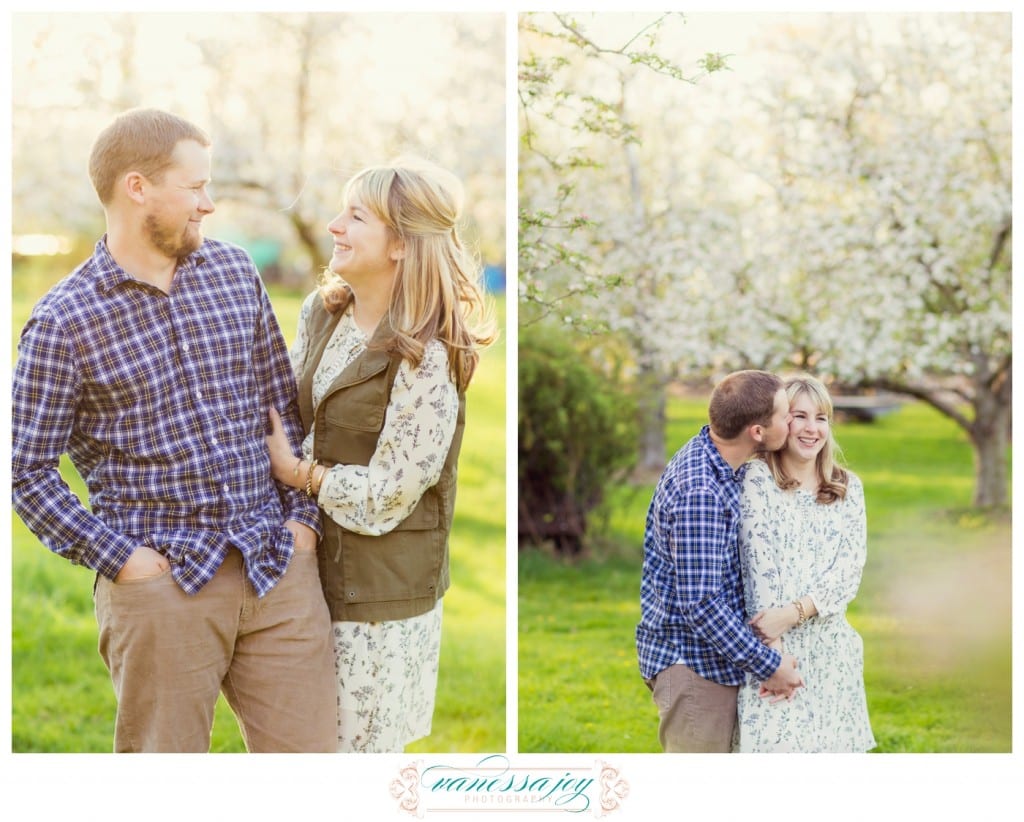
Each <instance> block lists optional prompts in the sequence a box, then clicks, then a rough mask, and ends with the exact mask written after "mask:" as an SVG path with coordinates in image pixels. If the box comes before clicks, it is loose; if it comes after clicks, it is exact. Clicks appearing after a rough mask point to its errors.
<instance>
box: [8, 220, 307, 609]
mask: <svg viewBox="0 0 1024 822" xmlns="http://www.w3.org/2000/svg"><path fill="white" fill-rule="evenodd" d="M105 240H106V238H103V239H101V240H100V241H99V242H98V243H97V244H96V251H95V253H94V254H93V256H92V257H90V258H89V259H88V260H87V261H86V262H85V263H83V264H82V265H81V266H79V267H78V268H77V269H76V270H75V271H74V272H73V273H72V274H70V275H69V276H68V277H66V278H65V279H64V280H62V281H61V282H60V283H58V284H57V285H56V286H54V287H53V289H51V291H50V292H49V293H48V294H47V295H46V296H45V297H43V299H42V300H40V301H39V303H38V304H37V305H36V307H35V309H34V310H33V312H32V316H31V318H30V319H29V321H28V323H27V324H26V326H25V329H24V330H23V331H22V336H21V343H20V345H19V356H18V362H17V365H16V367H15V372H14V413H13V419H12V449H13V453H12V479H13V492H14V508H15V510H16V511H17V512H18V514H19V516H21V518H22V519H23V520H24V521H25V524H26V525H28V527H29V528H30V529H31V530H32V531H33V532H34V533H35V534H36V535H37V536H38V537H39V539H40V540H42V541H43V543H45V544H46V545H47V547H49V548H50V549H51V550H52V551H54V552H56V553H58V554H60V555H62V556H64V557H66V558H67V559H69V560H71V562H73V563H75V564H78V565H85V566H87V567H89V568H92V569H93V570H95V571H98V572H99V573H101V574H103V575H105V576H107V577H110V578H113V577H114V576H115V575H116V574H117V572H118V571H119V570H120V569H121V566H122V565H124V563H125V561H126V560H127V559H128V557H129V556H130V555H131V553H132V552H133V551H134V550H135V548H136V547H137V546H138V545H139V544H140V543H142V542H145V543H146V544H148V545H151V546H152V547H154V548H156V549H157V550H159V551H160V552H161V553H162V554H164V556H166V557H167V559H168V560H169V562H170V564H171V572H172V574H173V576H174V579H175V580H176V581H177V583H178V585H179V586H180V587H181V588H182V589H183V590H184V591H186V592H187V593H190V594H191V593H195V592H196V591H198V590H199V589H200V588H202V587H203V585H205V584H206V582H208V581H209V580H210V578H211V577H213V575H214V573H215V572H216V570H217V568H218V567H219V566H220V563H221V561H222V560H223V559H224V556H225V554H226V553H227V550H228V547H229V546H233V547H235V548H238V549H239V550H240V551H241V552H242V554H243V555H244V556H245V565H246V570H247V573H248V576H249V579H250V580H251V582H252V584H253V587H254V588H255V589H256V592H257V593H258V594H259V595H260V596H262V595H263V594H265V593H266V592H267V591H269V590H270V589H271V588H272V587H273V586H274V585H275V584H276V582H277V581H278V580H279V579H280V578H281V576H282V575H283V574H284V572H285V569H286V568H287V567H288V562H289V560H290V558H291V555H292V547H293V545H292V543H293V540H292V536H291V534H290V533H289V531H288V529H286V528H285V527H284V522H285V520H288V519H291V520H294V521H296V522H300V523H302V524H304V525H307V526H309V527H310V528H312V529H314V530H315V531H317V533H319V532H320V516H319V511H318V509H317V507H316V505H315V503H313V501H312V500H310V499H309V497H307V496H306V495H305V494H304V493H302V492H301V491H298V490H295V489H285V488H284V487H283V486H281V487H278V486H277V485H276V484H275V483H274V482H273V480H272V479H271V475H270V458H269V455H268V453H267V447H266V441H265V439H264V437H265V434H266V428H267V409H268V408H269V407H270V406H274V407H275V408H277V409H278V411H280V412H281V416H282V420H283V422H284V427H285V430H286V432H287V433H288V435H289V437H290V439H291V441H292V443H293V445H294V446H295V448H296V452H298V444H299V443H300V442H301V441H302V424H301V422H300V421H299V416H298V405H297V402H296V389H295V375H294V373H293V371H292V368H291V364H290V362H289V359H288V350H287V347H286V346H285V342H284V338H283V337H282V335H281V331H280V328H279V327H278V324H277V320H276V318H275V317H274V313H273V310H272V308H271V305H270V300H269V299H268V297H267V293H266V290H265V289H264V288H263V283H262V282H261V281H260V277H259V273H258V272H257V271H256V266H255V265H254V264H253V262H252V260H251V259H250V257H249V255H248V254H246V253H245V251H243V250H242V249H241V248H238V247H236V246H233V245H229V244H227V243H220V242H216V241H214V240H206V241H205V242H204V243H203V245H202V247H201V248H200V249H199V250H198V251H196V252H194V253H193V254H191V255H189V256H188V257H187V258H186V259H184V260H181V261H180V262H179V265H178V269H177V271H176V272H175V275H174V285H173V288H172V289H171V292H170V293H169V294H165V293H164V292H163V291H161V290H160V289H158V288H155V287H153V286H150V285H147V284H145V283H143V282H141V281H139V280H137V279H135V278H134V277H132V276H130V275H129V274H127V273H126V272H125V271H124V270H123V269H122V268H121V267H120V266H119V265H118V264H117V263H116V262H115V261H114V259H113V257H111V256H110V253H109V251H108V250H107V247H106V242H105ZM63 453H67V454H68V455H69V456H70V457H71V461H72V463H73V464H74V466H75V468H76V469H77V470H78V473H79V474H80V475H81V476H82V478H83V479H84V480H85V483H86V485H87V486H88V489H89V502H90V508H89V509H87V508H86V507H85V506H84V505H83V504H82V503H81V502H80V501H79V500H78V497H77V496H75V495H74V494H73V493H72V491H71V489H70V488H69V487H68V486H67V484H66V483H65V482H64V480H63V479H62V478H61V476H60V474H59V473H58V463H59V460H60V457H61V455H62V454H63ZM90 509H91V510H90Z"/></svg>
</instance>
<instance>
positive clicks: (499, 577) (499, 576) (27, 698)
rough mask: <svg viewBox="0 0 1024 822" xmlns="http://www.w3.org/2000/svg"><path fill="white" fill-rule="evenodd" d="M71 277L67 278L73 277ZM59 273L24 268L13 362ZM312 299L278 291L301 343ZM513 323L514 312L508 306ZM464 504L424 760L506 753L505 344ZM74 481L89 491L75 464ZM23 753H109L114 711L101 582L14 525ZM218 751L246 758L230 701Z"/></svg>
mask: <svg viewBox="0 0 1024 822" xmlns="http://www.w3.org/2000/svg"><path fill="white" fill-rule="evenodd" d="M69 270H70V267H69V268H66V269H64V270H62V271H61V272H60V274H63V273H66V271H69ZM55 276H57V275H55V274H53V273H50V272H48V271H43V270H37V271H33V272H26V271H22V270H18V269H16V271H15V276H14V287H13V297H14V301H13V308H12V337H13V340H14V342H13V343H12V353H13V354H16V350H17V337H18V333H19V332H20V329H21V327H22V326H23V325H24V322H25V320H26V319H27V317H28V314H29V312H30V310H31V307H32V305H33V304H34V302H35V301H36V300H37V299H38V297H39V296H40V295H41V294H42V293H43V291H44V290H45V289H46V288H47V287H48V286H49V284H50V283H52V282H53V281H54V278H55ZM304 296H305V293H302V292H292V291H283V290H277V289H272V290H271V298H272V301H273V304H274V309H275V311H276V312H277V314H278V318H279V320H280V322H281V326H282V329H283V331H284V334H285V336H286V338H287V339H288V340H289V342H290V340H291V339H292V337H293V336H294V333H295V325H296V320H297V317H298V310H299V306H300V305H301V302H302V299H303V297H304ZM497 307H498V310H499V312H500V313H499V320H501V321H503V319H504V318H503V316H502V313H503V307H504V303H503V301H499V304H498V306H497ZM467 417H468V418H467V425H466V432H465V437H464V441H463V446H462V452H461V457H460V460H459V493H458V496H457V501H456V510H455V523H454V526H453V533H452V540H451V569H452V587H451V589H450V591H449V593H448V594H447V595H446V597H445V616H444V631H443V641H442V648H441V669H440V676H439V682H438V697H437V707H436V710H435V713H434V724H433V733H432V734H431V736H429V737H428V738H426V739H424V740H421V741H419V742H416V743H414V744H413V745H411V746H410V747H409V750H410V751H413V752H417V751H418V752H466V753H475V752H488V751H495V750H504V748H505V462H504V461H505V454H504V443H505V435H504V431H505V345H504V341H503V340H502V341H499V343H498V344H497V345H495V346H494V347H493V348H491V349H490V350H488V351H487V352H485V353H484V355H483V358H482V361H481V365H480V368H479V370H478V371H477V375H476V377H475V379H474V383H473V384H472V385H471V386H470V389H469V393H468V397H467ZM62 472H63V475H64V476H65V478H66V479H67V480H68V482H69V484H71V486H72V487H73V488H74V489H75V490H76V492H78V493H79V494H80V495H83V494H84V486H83V484H82V482H81V480H80V479H79V477H78V476H77V474H76V473H75V471H74V469H73V468H71V466H70V463H67V462H65V463H64V465H63V468H62ZM12 574H13V578H12V609H11V610H12V622H11V627H12V660H11V662H12V683H11V688H12V693H11V700H12V721H11V729H12V750H13V751H14V752H16V753H17V752H29V751H49V752H67V751H74V752H107V751H110V750H111V748H112V741H113V727H114V712H115V702H114V697H113V692H112V689H111V684H110V679H109V676H108V674H107V671H106V668H105V667H104V665H103V662H102V660H101V659H100V657H99V654H98V652H97V650H96V622H95V618H94V616H93V606H92V596H91V592H92V580H93V574H92V572H89V571H87V570H85V569H83V568H80V567H74V566H72V565H71V564H70V563H68V562H66V561H65V560H63V559H61V558H60V557H57V556H56V555H54V554H51V553H50V552H49V551H47V550H46V549H45V548H44V547H43V546H42V545H41V544H40V543H39V542H38V541H37V540H36V539H35V537H34V536H32V534H31V533H30V532H29V531H28V529H26V528H25V526H24V525H23V524H22V522H21V520H20V519H19V518H18V517H17V516H16V515H15V516H12ZM211 747H212V750H214V751H223V752H238V751H242V750H244V747H243V745H242V740H241V735H240V733H239V731H238V727H237V725H236V723H235V720H234V718H233V716H232V714H231V712H230V710H229V709H228V707H227V704H226V703H225V702H224V700H223V698H221V700H220V702H219V703H218V705H217V715H216V719H215V724H214V732H213V743H212V746H211Z"/></svg>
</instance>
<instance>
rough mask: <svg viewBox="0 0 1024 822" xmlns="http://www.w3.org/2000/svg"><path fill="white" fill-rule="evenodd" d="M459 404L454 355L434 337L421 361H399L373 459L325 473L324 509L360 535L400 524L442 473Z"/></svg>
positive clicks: (382, 531)
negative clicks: (450, 360) (450, 368)
mask: <svg viewBox="0 0 1024 822" xmlns="http://www.w3.org/2000/svg"><path fill="white" fill-rule="evenodd" d="M458 411H459V396H458V392H457V390H456V388H455V384H454V383H453V382H452V379H451V376H450V374H449V373H448V356H447V353H446V351H445V348H444V346H443V345H442V344H441V343H440V342H438V341H436V340H435V341H433V342H431V343H430V344H429V345H427V347H426V349H425V351H424V355H423V359H422V361H421V362H420V364H419V365H418V366H417V367H415V368H412V367H411V366H410V365H409V363H408V362H407V361H403V362H402V364H401V365H400V366H399V368H398V372H397V374H396V375H395V383H394V386H393V387H392V390H391V400H390V402H389V403H388V407H387V410H386V412H385V416H384V426H383V428H382V430H381V433H380V438H379V440H378V442H377V447H376V449H375V450H374V452H373V455H372V456H371V458H370V461H369V464H368V465H365V466H362V465H336V466H334V467H333V468H331V469H330V470H329V471H327V473H326V474H325V475H324V478H323V482H322V483H321V485H320V494H319V497H318V501H319V503H320V506H321V507H322V508H323V509H324V512H325V513H327V515H328V516H330V517H331V519H333V520H334V521H335V522H337V523H338V524H339V525H341V526H342V527H343V528H347V529H348V530H350V531H355V532H356V533H360V534H369V535H371V536H379V535H380V534H386V533H388V532H389V531H391V530H392V529H394V527H395V526H396V525H398V523H400V522H401V521H402V520H403V519H405V518H406V517H407V516H409V514H410V513H412V510H413V508H415V507H416V505H417V503H419V501H420V498H421V497H422V496H423V493H424V492H425V491H426V490H427V489H428V488H430V487H431V486H432V485H434V484H435V483H437V481H438V479H440V477H441V471H442V470H443V469H444V463H445V460H446V459H447V456H448V450H449V448H450V447H451V444H452V439H453V437H454V436H455V427H456V422H457V420H458Z"/></svg>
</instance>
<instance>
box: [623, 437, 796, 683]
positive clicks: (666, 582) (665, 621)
mask: <svg viewBox="0 0 1024 822" xmlns="http://www.w3.org/2000/svg"><path fill="white" fill-rule="evenodd" d="M745 470H746V466H743V467H741V468H740V469H739V470H738V471H733V470H732V468H731V467H730V465H729V463H727V462H726V461H725V460H724V459H723V458H722V455H721V454H719V452H718V449H717V448H716V447H715V445H714V443H713V442H712V441H711V434H710V429H709V427H708V426H707V425H705V426H704V428H702V429H701V431H700V433H699V434H698V435H697V436H695V437H694V438H693V439H692V440H690V442H689V443H687V444H686V445H685V446H684V447H683V448H682V449H680V451H679V452H678V453H677V454H676V455H675V456H674V457H673V458H672V461H671V462H669V464H668V467H667V468H666V469H665V472H664V474H662V477H661V480H660V481H659V482H658V486H657V488H656V489H655V492H654V498H653V499H652V501H651V507H650V509H649V511H648V513H647V529H646V534H645V537H644V564H643V576H642V579H641V582H640V624H639V625H638V626H637V629H636V645H637V654H638V656H639V661H640V673H641V675H642V676H643V677H644V679H653V678H654V677H655V676H656V675H657V674H658V673H659V672H660V671H662V670H664V669H665V668H667V667H668V666H670V665H675V664H677V663H682V664H683V665H686V666H688V667H689V668H691V669H692V670H694V671H695V672H696V673H698V674H699V675H700V676H702V677H704V678H705V679H709V680H712V681H714V682H718V683H720V684H722V685H739V684H741V683H742V682H743V681H744V679H745V674H744V672H745V671H748V672H750V673H752V674H753V675H754V676H756V677H757V678H758V679H760V680H765V679H768V678H769V677H770V676H771V675H772V674H773V673H774V672H775V669H776V668H778V667H779V663H780V662H781V660H782V656H781V654H780V653H779V652H778V651H776V650H773V649H771V648H768V647H767V646H765V645H764V644H763V643H762V642H761V641H760V640H759V639H757V637H756V636H755V635H754V633H753V632H752V631H751V630H750V628H749V626H748V625H747V624H746V620H745V617H744V611H743V586H742V581H741V579H740V562H739V552H738V549H737V545H736V539H737V533H738V529H739V516H740V489H741V484H742V480H743V474H744V472H745Z"/></svg>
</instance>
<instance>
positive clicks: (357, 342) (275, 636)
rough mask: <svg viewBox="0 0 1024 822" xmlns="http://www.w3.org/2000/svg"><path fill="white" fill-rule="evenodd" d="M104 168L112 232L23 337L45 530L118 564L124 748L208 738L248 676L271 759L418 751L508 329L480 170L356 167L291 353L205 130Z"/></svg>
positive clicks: (194, 745)
mask: <svg viewBox="0 0 1024 822" xmlns="http://www.w3.org/2000/svg"><path fill="white" fill-rule="evenodd" d="M89 171H90V177H91V178H92V182H93V185H94V187H95V189H96V193H97V195H98V197H99V199H100V202H101V204H102V206H103V210H104V213H105V216H106V223H107V231H106V233H105V234H104V236H103V237H102V238H101V239H100V240H99V241H98V242H97V243H96V247H95V251H94V253H93V255H92V256H91V257H90V258H89V259H88V260H86V261H85V262H84V263H82V264H81V265H80V266H79V267H78V268H77V269H76V270H75V271H74V272H72V273H71V274H70V275H69V276H68V277H66V278H64V279H63V280H62V281H61V282H59V283H58V284H57V285H55V286H54V287H53V288H52V289H51V290H50V291H49V292H48V293H47V294H46V296H44V297H43V299H41V300H40V301H39V303H38V304H37V305H36V306H35V308H34V310H33V312H32V316H31V317H30V319H29V321H28V323H27V324H26V326H25V328H24V330H23V332H22V335H21V341H20V344H19V356H18V363H17V366H16V370H15V376H14V392H13V394H14V412H13V423H12V440H13V454H12V479H13V496H14V506H15V510H16V511H17V512H18V514H19V515H20V516H21V518H22V519H23V520H24V521H25V523H26V524H27V525H28V527H29V528H30V529H31V530H32V531H33V533H35V534H36V535H37V536H38V537H39V539H40V540H41V541H42V542H43V543H44V544H46V545H47V547H49V548H50V549H51V550H52V551H54V552H55V553H57V554H59V555H61V556H63V557H65V558H66V559H68V560H70V561H71V562H72V563H75V564H77V565H83V566H85V567H87V568H89V569H91V570H93V571H94V572H95V574H96V581H95V586H94V604H95V612H96V619H97V623H98V630H99V650H100V654H101V656H102V657H103V661H104V663H105V664H106V666H107V668H108V669H109V671H110V675H111V680H112V682H113V686H114V692H115V695H116V698H117V703H118V707H117V718H116V725H115V731H114V749H115V750H116V751H124V752H135V751H139V752H142V751H158V752H199V751H206V750H208V749H209V746H210V734H211V727H212V722H213V716H214V706H215V703H216V701H217V699H218V694H219V693H221V692H222V693H223V694H224V696H225V697H226V699H227V701H228V703H229V704H230V706H231V708H232V710H233V711H234V713H235V716H236V717H237V719H238V722H239V726H240V729H241V731H242V735H243V737H244V740H245V744H246V748H247V749H248V750H249V751H252V752H327V751H332V752H333V751H338V752H350V751H352V752H367V753H372V752H391V751H401V750H403V748H404V746H405V745H406V744H407V743H409V742H411V741H413V740H415V739H419V738H421V737H423V736H425V735H427V734H428V733H429V732H430V727H431V719H432V714H433V709H434V700H435V691H436V686H437V672H438V659H439V653H440V634H441V619H442V605H441V603H442V597H443V596H444V594H445V592H446V590H447V589H448V586H449V570H448V536H449V531H450V529H451V525H452V517H453V506H454V498H455V483H456V463H457V459H458V455H459V449H460V443H461V439H462V432H463V428H464V424H465V392H466V388H467V385H468V384H469V381H470V379H471V378H472V376H473V373H474V369H475V366H476V364H477V361H478V358H479V350H480V349H481V348H483V347H484V346H486V345H487V344H488V343H489V342H491V340H493V338H494V334H493V331H492V329H491V325H490V321H489V318H488V317H486V312H484V316H481V312H480V310H481V309H482V307H483V295H482V293H481V292H480V290H479V287H478V285H477V283H476V275H477V266H476V262H475V261H474V260H473V259H472V257H471V256H470V255H469V254H468V253H467V251H466V250H465V248H464V246H463V245H462V242H461V239H460V238H459V235H458V231H457V228H456V224H457V222H458V220H459V218H460V214H461V207H462V190H461V185H460V184H459V183H458V181H457V180H455V179H454V177H452V175H451V174H449V173H447V172H445V171H443V170H442V169H439V168H437V167H436V166H433V165H431V164H427V163H424V162H420V161H415V162H413V161H411V160H401V161H396V162H395V163H392V164H389V165H385V166H371V167H369V168H366V169H364V170H362V171H360V172H359V173H357V174H356V175H354V176H353V177H352V178H351V179H350V180H349V182H348V184H347V185H346V187H345V191H344V198H343V204H342V210H341V212H340V213H339V214H338V215H337V216H336V217H335V218H334V219H333V220H332V221H331V222H330V223H329V224H328V225H327V232H328V233H329V234H330V236H331V237H332V239H333V253H332V256H331V260H330V262H329V263H328V266H327V269H326V271H324V272H323V276H322V278H321V283H320V287H319V288H318V289H317V290H316V291H314V292H313V293H311V294H310V295H309V296H308V297H307V299H306V301H305V302H304V304H303V306H302V310H301V314H300V318H299V326H298V330H297V334H296V340H295V344H294V346H293V348H292V350H291V351H290V352H289V351H288V349H287V348H286V346H285V341H284V338H283V335H282V333H281V330H280V327H279V325H278V322H277V319H276V317H275V316H274V311H273V307H272V305H271V303H270V299H269V297H268V295H267V291H266V289H265V288H264V287H263V283H262V281H261V279H260V275H259V272H258V271H257V270H256V266H255V264H254V263H253V261H252V259H251V258H250V257H249V255H248V254H247V253H246V252H245V251H244V250H243V249H241V248H240V247H238V246H235V245H232V244H229V243H225V242H221V241H218V240H213V239H209V238H206V237H204V235H203V232H202V223H203V220H204V219H205V217H207V216H208V215H210V214H212V213H213V211H214V203H213V200H212V199H211V196H210V193H209V191H208V186H209V184H210V182H211V177H212V150H211V141H210V138H209V137H208V135H207V134H206V133H205V132H204V131H202V130H201V129H199V128H198V127H196V126H195V125H193V124H192V123H190V122H188V121H186V120H183V119H182V118H180V117H177V116H175V115H173V114H170V113H168V112H162V111H158V110H155V109H133V110H131V111H128V112H125V113H124V114H122V115H120V116H119V117H117V118H116V119H115V120H114V121H113V122H112V123H111V124H110V125H109V126H108V127H107V128H105V129H104V130H103V131H102V132H101V133H100V135H99V136H98V138H97V139H96V141H95V143H94V145H93V150H92V153H91V156H90V161H89ZM268 431H269V433H268ZM64 454H67V455H68V456H69V457H70V459H71V462H72V464H73V465H74V467H75V468H76V470H77V471H78V473H79V474H80V475H81V477H82V478H83V480H84V481H85V483H86V485H87V487H88V492H89V507H88V508H87V507H86V505H84V504H83V503H82V502H81V501H80V500H79V499H78V497H77V496H76V495H75V494H74V493H72V491H71V489H70V487H69V486H68V485H67V483H66V482H65V481H64V479H63V477H62V475H61V474H60V471H59V462H60V459H61V457H62V455H64Z"/></svg>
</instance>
